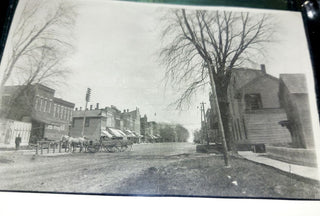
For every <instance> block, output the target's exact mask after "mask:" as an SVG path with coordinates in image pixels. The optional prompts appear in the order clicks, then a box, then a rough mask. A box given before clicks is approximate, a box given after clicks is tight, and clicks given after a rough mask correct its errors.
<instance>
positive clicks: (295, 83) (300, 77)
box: [280, 74, 308, 94]
mask: <svg viewBox="0 0 320 216" xmlns="http://www.w3.org/2000/svg"><path fill="white" fill-rule="evenodd" d="M280 80H282V83H283V84H284V85H285V86H286V87H287V88H288V91H289V93H291V94H301V93H303V94H308V90H307V83H306V77H305V75H304V74H280Z"/></svg>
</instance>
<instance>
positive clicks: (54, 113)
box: [53, 104, 57, 117]
mask: <svg viewBox="0 0 320 216" xmlns="http://www.w3.org/2000/svg"><path fill="white" fill-rule="evenodd" d="M56 110H57V104H53V116H54V117H56V116H57V115H56Z"/></svg>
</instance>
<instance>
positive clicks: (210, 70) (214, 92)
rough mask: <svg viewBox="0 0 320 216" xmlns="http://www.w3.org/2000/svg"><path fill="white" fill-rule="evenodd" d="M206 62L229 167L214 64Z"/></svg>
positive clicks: (225, 162) (225, 158)
mask: <svg viewBox="0 0 320 216" xmlns="http://www.w3.org/2000/svg"><path fill="white" fill-rule="evenodd" d="M206 63H207V67H208V72H209V77H210V83H211V90H212V97H213V103H214V105H215V107H216V110H217V115H218V127H219V131H220V133H221V139H222V147H223V158H224V164H225V166H226V167H229V158H228V149H227V143H226V138H225V134H224V129H223V123H222V119H221V113H220V107H219V103H218V97H217V91H216V84H215V82H214V79H213V71H212V65H211V64H210V62H206Z"/></svg>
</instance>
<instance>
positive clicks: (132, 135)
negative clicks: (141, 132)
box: [125, 130, 136, 137]
mask: <svg viewBox="0 0 320 216" xmlns="http://www.w3.org/2000/svg"><path fill="white" fill-rule="evenodd" d="M125 133H126V134H127V136H128V137H136V135H135V134H134V133H133V132H132V131H131V130H125Z"/></svg>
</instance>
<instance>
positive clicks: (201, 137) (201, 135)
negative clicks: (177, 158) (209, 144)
mask: <svg viewBox="0 0 320 216" xmlns="http://www.w3.org/2000/svg"><path fill="white" fill-rule="evenodd" d="M197 108H200V113H201V114H200V131H201V133H200V139H201V144H202V145H203V144H204V142H203V137H204V136H203V128H202V122H203V120H202V105H201V103H200V107H197Z"/></svg>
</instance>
